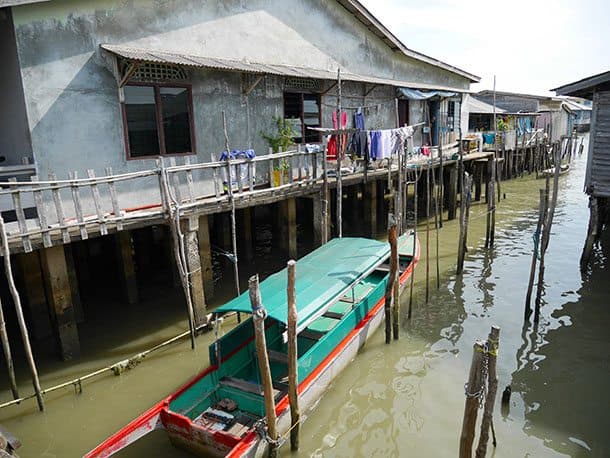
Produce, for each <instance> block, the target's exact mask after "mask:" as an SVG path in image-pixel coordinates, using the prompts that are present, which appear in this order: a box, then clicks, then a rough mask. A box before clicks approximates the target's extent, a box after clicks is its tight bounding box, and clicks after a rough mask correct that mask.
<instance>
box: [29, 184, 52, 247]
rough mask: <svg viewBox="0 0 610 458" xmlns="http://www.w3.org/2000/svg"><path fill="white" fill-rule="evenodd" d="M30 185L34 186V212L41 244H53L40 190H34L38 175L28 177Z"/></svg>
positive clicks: (45, 245) (48, 245)
mask: <svg viewBox="0 0 610 458" xmlns="http://www.w3.org/2000/svg"><path fill="white" fill-rule="evenodd" d="M30 181H32V185H33V186H34V189H35V190H34V202H36V213H38V223H39V225H40V230H41V231H42V244H43V245H44V247H45V248H48V247H50V246H52V245H53V243H52V242H51V235H50V234H49V223H48V219H47V213H46V210H45V208H44V204H43V203H42V191H40V190H36V189H37V187H36V182H37V181H38V175H34V176H32V177H31V178H30Z"/></svg>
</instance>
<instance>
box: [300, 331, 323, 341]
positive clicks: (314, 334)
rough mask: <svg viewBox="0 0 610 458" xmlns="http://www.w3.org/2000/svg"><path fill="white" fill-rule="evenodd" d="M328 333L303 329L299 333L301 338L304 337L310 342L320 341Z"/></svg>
mask: <svg viewBox="0 0 610 458" xmlns="http://www.w3.org/2000/svg"><path fill="white" fill-rule="evenodd" d="M325 334H326V333H325V332H321V331H312V330H311V329H303V330H302V331H301V332H300V333H299V337H304V338H305V339H309V340H320V339H321V338H322V337H324V335H325Z"/></svg>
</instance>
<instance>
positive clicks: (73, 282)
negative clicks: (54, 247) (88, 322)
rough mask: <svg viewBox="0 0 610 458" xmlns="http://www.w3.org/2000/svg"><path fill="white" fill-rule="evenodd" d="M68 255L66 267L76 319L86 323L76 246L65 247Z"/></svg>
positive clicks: (68, 245) (78, 321)
mask: <svg viewBox="0 0 610 458" xmlns="http://www.w3.org/2000/svg"><path fill="white" fill-rule="evenodd" d="M82 243H86V242H84V241H83V242H82ZM64 251H65V254H66V267H67V268H68V278H69V280H70V292H71V293H72V307H73V308H74V319H75V320H76V322H77V323H82V322H83V321H85V312H84V310H83V302H82V300H81V296H80V287H79V284H78V275H77V274H76V265H75V263H74V246H73V245H72V244H71V243H69V244H67V245H64Z"/></svg>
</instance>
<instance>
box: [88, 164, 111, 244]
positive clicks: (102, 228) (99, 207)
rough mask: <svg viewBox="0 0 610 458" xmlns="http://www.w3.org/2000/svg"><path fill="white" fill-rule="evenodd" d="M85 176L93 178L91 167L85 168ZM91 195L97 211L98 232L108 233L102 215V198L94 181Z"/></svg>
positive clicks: (93, 173) (104, 218)
mask: <svg viewBox="0 0 610 458" xmlns="http://www.w3.org/2000/svg"><path fill="white" fill-rule="evenodd" d="M87 177H89V178H91V179H95V172H94V171H93V169H87ZM91 195H92V196H93V205H94V206H95V213H97V219H98V222H99V224H100V234H102V235H108V226H107V225H106V217H105V216H104V211H103V210H102V198H101V197H100V190H99V189H98V187H97V183H95V182H94V183H92V184H91Z"/></svg>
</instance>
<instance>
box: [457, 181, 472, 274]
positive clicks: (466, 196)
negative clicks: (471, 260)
mask: <svg viewBox="0 0 610 458" xmlns="http://www.w3.org/2000/svg"><path fill="white" fill-rule="evenodd" d="M471 187H472V177H471V176H470V175H468V174H467V173H464V187H463V188H462V202H461V206H460V236H459V239H458V261H457V271H456V273H457V274H458V275H459V274H461V273H462V271H463V270H464V257H465V256H466V251H467V247H466V243H467V239H468V219H469V214H470V198H471V189H470V188H471Z"/></svg>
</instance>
